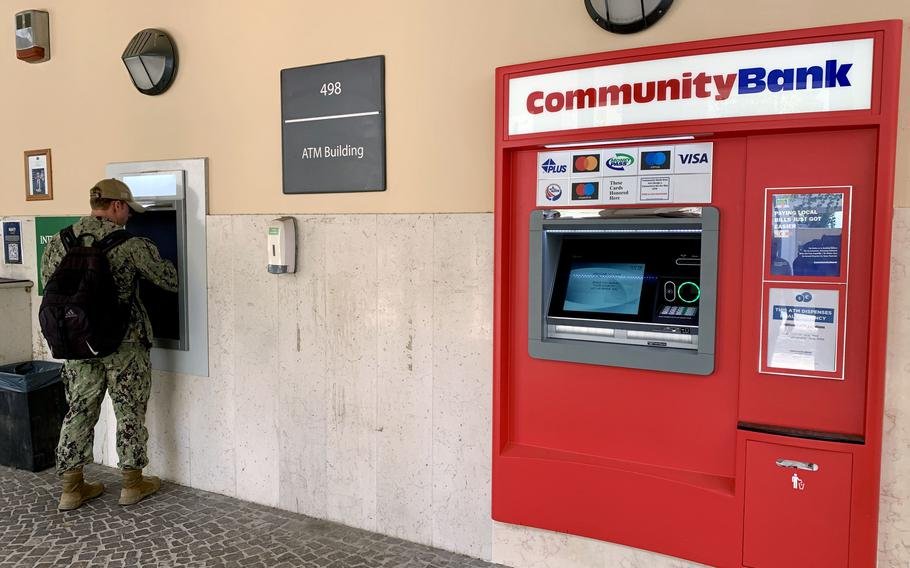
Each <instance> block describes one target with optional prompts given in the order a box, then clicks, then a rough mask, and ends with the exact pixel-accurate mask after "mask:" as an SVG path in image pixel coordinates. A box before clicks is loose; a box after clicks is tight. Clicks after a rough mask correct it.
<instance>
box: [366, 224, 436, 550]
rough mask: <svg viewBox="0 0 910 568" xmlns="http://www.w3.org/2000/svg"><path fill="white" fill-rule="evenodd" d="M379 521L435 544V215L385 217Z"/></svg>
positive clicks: (387, 529)
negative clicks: (432, 516)
mask: <svg viewBox="0 0 910 568" xmlns="http://www.w3.org/2000/svg"><path fill="white" fill-rule="evenodd" d="M377 234H378V237H379V238H378V242H379V251H378V252H379V259H378V282H379V289H378V292H379V300H378V308H377V314H378V319H379V329H378V346H377V350H378V353H377V364H378V384H377V393H376V397H377V412H378V423H377V428H376V437H377V446H378V447H377V464H376V469H377V472H376V478H377V487H376V492H377V512H376V514H377V529H378V530H379V531H381V532H383V533H385V534H389V535H392V536H397V537H403V538H407V539H408V540H412V541H416V542H420V543H424V544H429V543H431V542H432V538H433V525H432V523H431V522H430V520H429V518H428V515H427V512H428V511H431V510H432V499H433V468H432V463H433V459H432V452H433V428H432V424H433V423H432V420H433V415H432V404H431V402H432V400H433V295H434V292H433V290H434V287H433V262H432V259H433V256H434V241H433V216H432V215H383V216H380V217H379V220H378V228H377Z"/></svg>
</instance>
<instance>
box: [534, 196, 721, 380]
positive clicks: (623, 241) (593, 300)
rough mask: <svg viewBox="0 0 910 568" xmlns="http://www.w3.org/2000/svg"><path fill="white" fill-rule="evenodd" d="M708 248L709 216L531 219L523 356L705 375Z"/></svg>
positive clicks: (578, 214) (713, 216) (711, 262)
mask: <svg viewBox="0 0 910 568" xmlns="http://www.w3.org/2000/svg"><path fill="white" fill-rule="evenodd" d="M717 239H718V211H717V209H716V208H714V207H690V208H677V209H671V208H659V209H625V210H623V209H618V210H609V209H603V210H597V209H569V210H562V211H560V210H536V211H534V212H533V213H532V214H531V222H530V235H529V243H530V258H529V267H530V272H529V285H530V290H529V306H528V321H529V328H528V350H529V352H530V353H531V355H532V356H533V357H536V358H540V359H554V360H560V361H575V362H581V363H593V364H599V365H614V366H620V367H629V368H635V369H652V370H660V371H675V372H684V373H693V374H699V375H707V374H710V373H711V372H712V371H713V370H714V326H715V302H716V298H717V294H716V286H717Z"/></svg>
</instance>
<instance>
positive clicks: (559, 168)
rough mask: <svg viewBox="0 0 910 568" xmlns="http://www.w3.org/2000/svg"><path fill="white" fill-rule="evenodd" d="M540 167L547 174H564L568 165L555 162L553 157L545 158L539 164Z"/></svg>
mask: <svg viewBox="0 0 910 568" xmlns="http://www.w3.org/2000/svg"><path fill="white" fill-rule="evenodd" d="M540 167H541V169H542V170H543V171H544V173H547V174H564V173H566V170H567V169H568V167H569V166H567V165H566V164H557V163H556V161H555V160H554V159H553V158H547V161H545V162H544V163H543V164H541V165H540Z"/></svg>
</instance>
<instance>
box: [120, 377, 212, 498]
mask: <svg viewBox="0 0 910 568" xmlns="http://www.w3.org/2000/svg"><path fill="white" fill-rule="evenodd" d="M193 380H194V379H193V378H190V377H186V376H183V375H176V374H174V373H167V372H162V371H153V372H152V394H151V396H150V397H149V404H148V410H147V411H146V419H145V426H146V428H148V432H149V443H148V457H149V465H148V467H147V468H146V470H147V471H148V472H149V473H150V474H153V475H158V476H160V477H162V478H164V479H168V480H171V481H174V482H176V483H179V484H181V485H189V484H190V483H192V475H191V474H190V455H191V449H190V416H191V412H193V411H194V407H195V406H196V404H195V403H194V400H193V398H194V397H193V396H192V388H193ZM109 416H111V415H109Z"/></svg>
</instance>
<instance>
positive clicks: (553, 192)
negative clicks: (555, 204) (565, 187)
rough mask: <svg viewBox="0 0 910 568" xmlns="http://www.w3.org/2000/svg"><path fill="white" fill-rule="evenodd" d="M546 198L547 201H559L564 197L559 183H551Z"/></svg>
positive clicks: (545, 191)
mask: <svg viewBox="0 0 910 568" xmlns="http://www.w3.org/2000/svg"><path fill="white" fill-rule="evenodd" d="M544 197H546V198H547V201H559V198H560V197H562V188H561V187H560V186H559V184H558V183H551V184H550V185H548V186H547V188H546V189H545V190H544Z"/></svg>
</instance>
